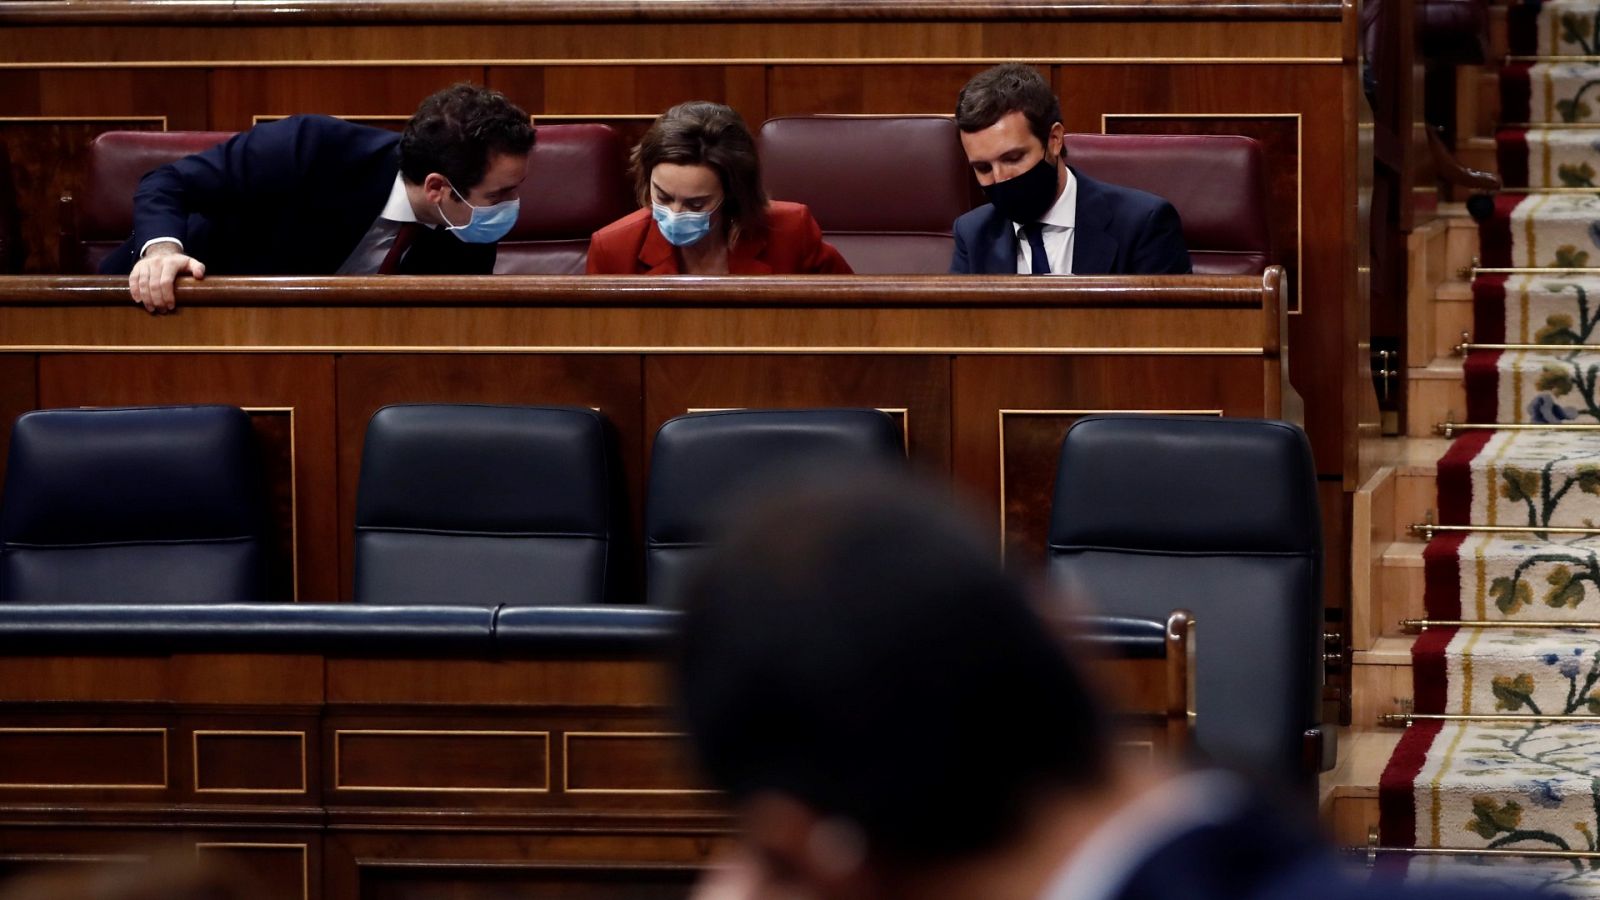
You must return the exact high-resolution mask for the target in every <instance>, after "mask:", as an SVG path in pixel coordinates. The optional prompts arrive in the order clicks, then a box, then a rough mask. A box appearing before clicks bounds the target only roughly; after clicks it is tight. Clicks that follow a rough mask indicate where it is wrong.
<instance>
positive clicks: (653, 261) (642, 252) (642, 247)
mask: <svg viewBox="0 0 1600 900" xmlns="http://www.w3.org/2000/svg"><path fill="white" fill-rule="evenodd" d="M639 265H640V266H641V267H642V268H643V269H644V274H646V275H677V274H678V273H679V272H681V271H682V270H681V269H679V268H678V254H677V253H676V252H675V251H674V249H673V246H672V242H670V241H668V240H667V239H666V238H665V237H663V236H662V235H661V229H659V228H657V227H655V225H654V224H647V225H645V229H644V240H643V241H642V242H641V243H640V244H639Z"/></svg>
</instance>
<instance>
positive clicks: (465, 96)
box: [400, 84, 533, 193]
mask: <svg viewBox="0 0 1600 900" xmlns="http://www.w3.org/2000/svg"><path fill="white" fill-rule="evenodd" d="M532 149H533V121H532V120H531V119H530V118H529V117H528V114H527V113H525V112H523V111H522V110H521V109H520V108H518V107H517V105H516V104H515V103H512V102H511V101H510V100H507V99H506V96H505V95H504V94H502V93H500V92H499V91H491V90H489V89H488V88H482V87H478V86H477V85H473V84H453V85H451V86H450V87H447V88H445V89H444V90H442V91H439V92H438V93H436V94H434V95H432V96H430V97H429V98H428V99H426V100H424V101H422V104H421V105H420V106H418V107H417V112H416V114H415V115H413V116H412V117H411V121H409V122H407V123H406V130H405V131H404V133H402V134H401V135H400V173H401V174H402V175H404V176H405V179H406V180H407V181H409V182H411V183H412V184H421V183H422V181H423V179H425V178H427V177H428V173H430V172H438V173H439V174H441V175H443V176H444V177H446V178H448V179H450V184H451V185H452V186H454V187H455V189H456V190H458V191H461V192H462V193H465V192H467V191H470V190H472V189H473V188H475V187H477V186H478V184H479V183H480V182H482V181H483V173H484V172H486V171H488V169H489V154H491V153H506V154H510V155H512V156H523V155H526V154H527V153H528V151H530V150H532Z"/></svg>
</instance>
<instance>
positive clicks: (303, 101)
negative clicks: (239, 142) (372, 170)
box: [208, 66, 484, 131]
mask: <svg viewBox="0 0 1600 900" xmlns="http://www.w3.org/2000/svg"><path fill="white" fill-rule="evenodd" d="M210 80H211V103H210V110H211V117H210V121H209V123H208V124H209V127H210V128H212V129H214V130H218V131H240V130H243V129H245V128H249V127H250V125H251V124H252V121H253V118H252V117H254V116H258V115H287V114H291V113H324V114H326V115H332V116H360V115H392V116H406V117H409V116H410V115H411V114H412V113H414V112H416V111H417V104H418V103H419V102H420V101H421V100H422V98H424V97H426V96H428V95H429V94H431V93H433V92H434V91H437V90H439V89H440V88H445V87H449V86H450V85H452V84H455V83H456V82H460V81H470V82H473V83H476V84H483V83H484V70H483V67H482V66H428V67H421V68H388V67H383V68H378V67H374V68H365V67H362V68H348V69H333V70H329V69H314V68H303V69H301V68H281V69H217V70H215V71H213V72H211V73H210Z"/></svg>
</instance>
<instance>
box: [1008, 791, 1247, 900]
mask: <svg viewBox="0 0 1600 900" xmlns="http://www.w3.org/2000/svg"><path fill="white" fill-rule="evenodd" d="M1247 797H1248V789H1247V787H1246V786H1245V784H1244V782H1243V781H1242V780H1241V779H1240V778H1239V777H1238V776H1237V775H1233V774H1231V773H1228V772H1222V771H1210V772H1194V773H1190V774H1185V775H1179V776H1177V777H1175V778H1173V779H1171V780H1170V781H1168V782H1167V783H1165V784H1162V785H1159V786H1157V787H1155V788H1152V789H1151V790H1149V791H1147V792H1145V793H1144V794H1143V795H1141V796H1139V797H1137V798H1135V799H1134V800H1133V802H1131V803H1129V804H1128V805H1126V806H1124V807H1123V808H1122V809H1120V810H1118V811H1117V812H1116V814H1114V815H1113V816H1112V817H1111V818H1110V820H1108V821H1107V822H1105V823H1104V824H1103V825H1101V826H1100V827H1099V828H1097V829H1095V831H1094V833H1093V834H1091V835H1089V837H1088V839H1086V840H1085V841H1084V842H1083V843H1081V844H1079V845H1078V847H1077V849H1076V850H1075V851H1074V852H1073V853H1072V855H1070V856H1068V857H1067V859H1066V861H1065V862H1063V863H1062V865H1061V867H1060V868H1058V869H1057V870H1056V874H1055V875H1054V876H1053V877H1052V878H1051V879H1050V883H1049V884H1048V885H1046V886H1045V889H1044V892H1043V893H1041V894H1040V895H1039V900H1112V898H1114V897H1116V895H1117V894H1118V893H1119V892H1120V891H1121V890H1122V889H1123V886H1124V885H1125V884H1127V882H1128V879H1129V878H1130V877H1132V876H1133V873H1134V872H1135V871H1137V870H1138V868H1139V866H1141V865H1143V864H1144V862H1145V860H1147V859H1149V858H1150V856H1151V855H1152V854H1153V853H1155V852H1156V851H1157V850H1159V849H1161V848H1162V847H1164V846H1166V845H1167V844H1168V843H1170V842H1171V841H1173V840H1175V839H1177V838H1178V836H1180V835H1182V834H1184V833H1186V832H1188V831H1190V830H1192V829H1195V828H1199V827H1202V826H1204V825H1209V824H1212V823H1215V822H1220V821H1223V820H1225V819H1227V818H1228V817H1229V816H1232V815H1234V814H1235V813H1236V812H1237V810H1238V809H1239V807H1241V806H1243V805H1244V803H1245V801H1246V799H1247Z"/></svg>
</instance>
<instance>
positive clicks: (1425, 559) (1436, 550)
mask: <svg viewBox="0 0 1600 900" xmlns="http://www.w3.org/2000/svg"><path fill="white" fill-rule="evenodd" d="M1466 539H1467V535H1466V533H1465V532H1456V533H1454V534H1443V535H1440V536H1439V537H1436V538H1434V539H1433V540H1431V541H1429V542H1428V546H1426V547H1424V548H1422V573H1423V575H1422V578H1423V590H1422V606H1423V609H1424V610H1425V611H1426V612H1427V615H1428V618H1430V619H1459V618H1462V615H1461V612H1462V610H1461V606H1462V603H1461V544H1462V542H1463V541H1465V540H1466ZM1384 624H1385V625H1386V626H1387V625H1389V624H1391V623H1388V622H1385V623H1384Z"/></svg>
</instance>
